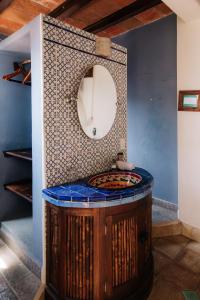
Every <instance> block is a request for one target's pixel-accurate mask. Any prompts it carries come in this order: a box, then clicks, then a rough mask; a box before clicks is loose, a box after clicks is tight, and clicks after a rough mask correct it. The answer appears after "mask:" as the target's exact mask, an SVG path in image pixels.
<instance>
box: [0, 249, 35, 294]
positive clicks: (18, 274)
mask: <svg viewBox="0 0 200 300" xmlns="http://www.w3.org/2000/svg"><path fill="white" fill-rule="evenodd" d="M0 262H1V263H2V268H1V270H0V271H1V273H2V275H3V276H2V278H4V277H5V279H6V281H7V282H9V287H10V289H8V288H7V287H6V286H5V282H4V281H3V280H2V284H1V280H0V287H1V290H2V293H3V294H2V295H1V294H0V300H1V299H4V298H5V300H6V299H11V300H12V299H16V298H14V297H16V296H17V299H18V300H33V298H34V296H35V294H36V292H37V289H38V288H39V286H40V280H39V279H38V278H37V277H36V276H35V275H33V273H31V272H30V271H29V270H28V268H27V267H26V266H25V265H24V264H22V262H21V261H20V260H19V259H18V257H17V256H16V255H15V254H14V253H13V252H12V251H11V250H10V249H9V248H8V247H7V246H3V247H1V248H0ZM1 273H0V274H1ZM0 279H1V277H0ZM12 292H14V294H15V295H16V296H15V295H14V294H13V295H14V296H13V295H12ZM7 294H8V296H9V297H10V298H6V297H7ZM1 297H4V298H1Z"/></svg>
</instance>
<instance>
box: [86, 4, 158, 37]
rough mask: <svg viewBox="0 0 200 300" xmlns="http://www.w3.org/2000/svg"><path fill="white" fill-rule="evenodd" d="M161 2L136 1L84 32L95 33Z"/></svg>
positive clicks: (90, 26) (88, 27)
mask: <svg viewBox="0 0 200 300" xmlns="http://www.w3.org/2000/svg"><path fill="white" fill-rule="evenodd" d="M161 3H162V1H161V0H138V1H134V2H133V3H132V4H130V5H128V6H125V7H124V8H122V9H120V10H118V11H116V12H115V13H113V14H111V15H109V16H107V17H105V18H103V19H101V20H99V21H97V22H96V23H94V24H91V25H89V26H87V27H85V28H84V30H86V31H88V32H92V33H97V32H100V31H103V30H105V29H106V28H109V27H110V26H113V25H116V24H118V23H120V22H122V21H124V20H127V19H129V18H131V17H133V16H136V15H138V14H140V13H142V12H144V11H145V10H147V9H150V8H152V7H154V6H156V5H158V4H161Z"/></svg>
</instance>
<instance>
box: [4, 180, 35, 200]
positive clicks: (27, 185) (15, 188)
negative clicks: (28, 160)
mask: <svg viewBox="0 0 200 300" xmlns="http://www.w3.org/2000/svg"><path fill="white" fill-rule="evenodd" d="M4 188H5V189H6V190H8V191H10V192H12V193H14V194H16V195H18V196H21V197H22V198H24V199H26V200H28V201H29V202H32V181H31V180H22V181H18V182H13V183H9V184H5V185H4Z"/></svg>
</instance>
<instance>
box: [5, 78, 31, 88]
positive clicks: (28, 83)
mask: <svg viewBox="0 0 200 300" xmlns="http://www.w3.org/2000/svg"><path fill="white" fill-rule="evenodd" d="M4 80H7V81H12V82H16V83H20V84H22V85H28V86H31V82H26V83H22V82H21V81H20V80H16V79H4Z"/></svg>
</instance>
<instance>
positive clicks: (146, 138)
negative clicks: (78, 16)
mask: <svg viewBox="0 0 200 300" xmlns="http://www.w3.org/2000/svg"><path fill="white" fill-rule="evenodd" d="M176 22H177V21H176V16H175V15H172V16H169V17H166V18H164V19H162V20H159V21H157V22H154V23H152V24H150V25H148V26H144V27H142V28H139V29H136V30H132V31H130V32H128V33H126V34H123V35H121V36H119V37H117V38H115V39H114V42H116V43H119V44H121V45H122V46H125V47H127V50H128V158H129V160H130V161H133V162H134V163H136V165H137V166H140V167H143V168H145V169H147V170H148V171H149V172H151V173H152V174H153V176H154V179H155V186H154V197H157V198H160V199H163V200H167V201H169V202H173V203H175V204H177V198H178V191H177V190H178V186H177V57H176V51H177V32H176Z"/></svg>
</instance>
